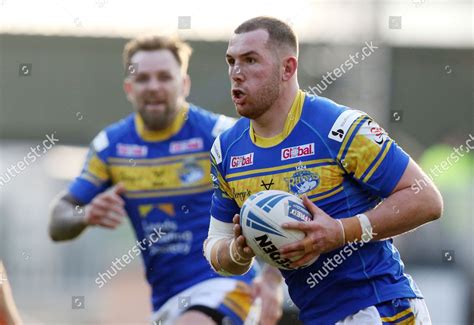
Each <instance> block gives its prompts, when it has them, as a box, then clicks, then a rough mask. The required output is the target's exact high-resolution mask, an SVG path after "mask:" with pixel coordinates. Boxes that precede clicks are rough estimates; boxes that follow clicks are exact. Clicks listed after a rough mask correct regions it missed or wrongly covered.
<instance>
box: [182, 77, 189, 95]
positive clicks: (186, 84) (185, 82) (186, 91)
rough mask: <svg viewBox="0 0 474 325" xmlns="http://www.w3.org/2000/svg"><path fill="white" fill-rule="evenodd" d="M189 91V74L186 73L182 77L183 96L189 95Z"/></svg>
mask: <svg viewBox="0 0 474 325" xmlns="http://www.w3.org/2000/svg"><path fill="white" fill-rule="evenodd" d="M190 91H191V77H189V75H188V74H186V75H184V77H183V96H184V98H186V97H188V96H189V92H190Z"/></svg>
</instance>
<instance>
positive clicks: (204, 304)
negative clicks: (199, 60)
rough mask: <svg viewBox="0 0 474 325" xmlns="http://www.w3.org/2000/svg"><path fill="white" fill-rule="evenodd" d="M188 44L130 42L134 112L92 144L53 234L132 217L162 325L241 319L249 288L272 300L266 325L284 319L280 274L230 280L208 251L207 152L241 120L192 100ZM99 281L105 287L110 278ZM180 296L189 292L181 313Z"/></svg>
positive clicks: (67, 235) (68, 234)
mask: <svg viewBox="0 0 474 325" xmlns="http://www.w3.org/2000/svg"><path fill="white" fill-rule="evenodd" d="M191 51H192V50H191V48H190V47H189V45H187V44H186V43H183V42H181V41H179V40H175V39H171V38H164V37H146V38H141V39H135V40H132V41H130V42H129V43H127V44H126V46H125V48H124V53H123V58H124V66H125V69H126V70H127V71H128V72H130V73H128V75H127V77H126V78H125V81H124V90H125V93H126V95H127V98H128V100H129V101H130V102H131V103H132V105H133V107H134V108H135V112H134V113H133V114H131V115H129V116H128V117H126V118H125V119H123V120H121V121H119V122H117V123H114V124H112V125H110V126H108V127H107V128H105V129H104V130H103V131H102V132H100V133H99V134H98V135H97V136H96V138H95V139H94V140H93V141H92V143H91V146H90V150H89V154H88V157H87V160H86V162H85V165H84V168H83V170H82V173H81V175H80V176H79V177H77V178H76V179H75V180H74V181H73V182H72V184H71V185H70V186H69V189H68V190H67V192H65V193H62V194H60V196H59V198H58V199H57V200H55V202H54V203H53V207H52V210H51V221H50V227H49V231H50V236H51V238H52V239H53V240H54V241H62V240H69V239H73V238H75V237H77V236H79V234H81V232H82V231H83V230H84V229H85V228H87V227H88V226H101V227H106V228H111V229H115V228H116V227H117V226H118V225H119V224H120V223H121V222H122V221H123V218H124V217H126V216H127V215H128V217H129V218H130V221H131V223H132V226H133V228H134V230H135V233H136V237H137V239H138V241H139V242H140V243H141V244H145V245H143V246H145V247H142V246H140V249H141V250H142V251H141V254H142V256H143V259H144V264H145V268H146V277H147V280H148V282H149V284H150V286H151V288H152V305H153V310H154V314H153V317H152V318H153V320H154V321H156V323H157V324H216V323H217V324H220V323H222V322H223V319H225V318H228V319H229V320H230V321H231V323H232V324H241V323H242V322H243V321H244V320H245V318H246V316H247V313H248V311H249V307H250V306H251V303H252V295H253V296H260V297H261V299H262V300H264V301H266V304H264V305H263V307H262V317H264V318H265V319H264V321H262V324H274V323H276V321H277V320H278V319H279V317H280V316H281V303H282V293H281V288H280V278H279V274H278V272H276V271H275V270H274V269H271V268H265V270H264V271H263V272H262V273H261V275H260V276H259V277H258V278H257V279H256V280H254V281H253V282H252V280H253V278H254V275H255V271H254V270H253V269H252V270H250V271H249V272H248V273H247V274H246V275H244V276H239V277H234V278H231V279H229V278H225V277H222V276H217V275H216V274H215V273H214V272H213V271H212V270H211V268H210V267H209V264H208V263H207V261H206V260H205V258H204V257H203V255H202V244H203V241H204V239H205V238H206V237H207V230H208V226H209V210H210V201H211V195H212V182H211V180H210V177H209V175H210V163H209V151H210V148H211V146H212V143H213V141H214V139H215V137H216V136H217V135H218V134H219V133H220V132H221V131H222V130H224V129H226V128H228V127H229V126H231V125H232V124H233V123H234V122H235V121H234V120H233V119H231V118H228V117H225V116H222V115H217V114H213V113H211V112H208V111H206V110H204V109H202V108H199V107H197V106H195V105H193V104H189V103H187V102H186V97H187V96H188V94H189V90H190V86H191V81H190V78H189V76H188V75H187V68H188V61H189V58H190V55H191ZM76 206H85V215H84V216H75V215H74V210H75V207H76ZM157 231H159V233H160V238H159V240H158V241H156V234H157ZM161 233H163V234H164V235H163V236H161ZM153 235H155V236H154V237H155V239H154V240H153V239H152V236H153ZM275 272H276V274H278V276H277V277H276V276H275ZM97 280H99V281H96V282H97V284H98V285H99V284H102V285H103V283H104V280H105V279H99V278H98V279H97ZM179 297H188V298H187V299H188V300H187V302H186V304H187V305H188V306H187V308H186V309H185V310H181V309H180V302H179V301H178V298H179Z"/></svg>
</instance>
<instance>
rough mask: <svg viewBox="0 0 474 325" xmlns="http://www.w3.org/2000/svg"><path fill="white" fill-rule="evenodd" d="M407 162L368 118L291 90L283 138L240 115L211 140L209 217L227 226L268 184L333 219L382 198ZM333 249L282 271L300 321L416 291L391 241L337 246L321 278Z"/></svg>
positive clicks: (329, 318)
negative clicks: (260, 131)
mask: <svg viewBox="0 0 474 325" xmlns="http://www.w3.org/2000/svg"><path fill="white" fill-rule="evenodd" d="M408 161H409V156H408V155H407V154H406V153H405V152H404V151H403V150H402V149H401V148H400V147H399V146H398V145H397V144H396V143H395V142H394V141H393V140H392V139H390V138H389V137H388V135H387V134H386V133H385V132H384V130H383V129H382V128H380V126H379V125H378V124H377V123H376V122H375V121H374V120H373V119H372V118H370V117H369V116H367V114H365V113H363V112H361V111H357V110H352V109H349V108H347V107H344V106H341V105H338V104H336V103H334V102H332V101H331V100H328V99H325V98H322V97H316V96H311V95H307V94H305V93H304V92H302V91H299V92H298V94H297V96H296V98H295V100H294V102H293V105H292V107H291V110H290V112H289V114H288V117H287V120H286V123H285V127H284V130H283V131H282V133H281V134H279V135H277V136H275V137H273V138H262V137H259V136H258V135H257V134H255V133H254V132H253V128H252V122H251V121H250V120H248V119H245V118H243V119H240V120H239V121H238V122H237V123H236V124H235V125H234V126H233V127H232V128H231V129H229V130H227V131H225V132H224V133H222V134H221V135H220V136H219V137H218V138H217V139H216V141H215V142H214V145H213V147H212V150H211V165H212V166H211V171H212V177H213V181H214V188H215V191H214V194H213V201H212V206H211V215H212V216H213V217H214V218H217V219H219V220H221V221H224V222H231V220H232V216H233V215H234V214H235V213H238V212H239V209H240V207H241V206H242V204H243V202H244V201H245V200H246V199H247V198H248V197H249V196H250V195H252V194H253V193H256V192H259V191H262V190H270V189H271V190H282V191H287V192H290V193H293V194H295V195H302V194H305V195H307V196H308V198H309V199H310V200H311V201H313V202H314V203H315V204H316V205H317V206H319V207H320V208H321V209H323V210H324V211H325V212H326V213H328V214H329V215H330V216H332V217H333V218H347V217H352V216H354V215H356V214H358V213H363V212H366V211H367V210H369V209H372V208H374V207H375V206H376V205H377V204H378V203H379V202H380V201H381V200H382V199H383V198H385V197H387V196H389V195H390V193H391V192H392V190H393V189H394V188H395V186H396V184H397V183H398V181H399V180H400V178H401V176H402V174H403V172H404V171H405V169H406V167H407V165H408ZM338 251H339V250H338ZM338 251H334V252H329V253H327V254H323V255H321V256H320V257H319V259H318V260H317V261H316V262H315V263H314V264H312V265H311V266H309V267H307V268H304V269H299V270H294V271H282V274H283V276H284V277H285V280H286V282H287V284H288V287H289V292H290V295H291V298H292V299H293V301H294V302H295V304H296V305H297V306H298V307H299V308H300V318H301V320H302V321H303V322H305V323H308V324H329V323H335V322H336V321H338V320H340V319H343V318H344V317H345V316H348V315H350V314H353V313H355V312H357V311H358V310H360V309H363V308H365V307H367V306H370V305H374V304H376V303H380V302H383V301H386V300H390V299H394V298H401V297H417V296H418V297H420V296H421V293H420V292H419V291H418V290H417V289H416V288H415V286H414V284H413V281H412V280H411V278H410V277H409V276H408V275H406V274H404V272H403V269H404V266H403V263H402V261H401V260H400V256H399V254H398V252H397V250H396V248H395V247H394V246H393V245H392V240H384V241H373V242H369V243H367V244H365V245H363V247H360V248H359V247H355V248H351V247H349V246H346V247H344V252H341V254H345V255H344V258H345V260H344V261H343V262H342V263H341V264H340V265H337V267H336V268H332V267H331V268H332V269H333V270H330V271H329V272H327V274H325V271H327V270H328V268H327V266H325V265H324V262H325V261H326V260H327V259H328V258H331V257H333V256H334V255H335V254H337V253H338ZM341 251H342V249H341ZM326 263H327V261H326ZM318 272H319V273H318Z"/></svg>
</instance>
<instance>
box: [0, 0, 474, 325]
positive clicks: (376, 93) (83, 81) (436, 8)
mask: <svg viewBox="0 0 474 325" xmlns="http://www.w3.org/2000/svg"><path fill="white" fill-rule="evenodd" d="M258 15H270V16H275V17H277V18H280V19H282V20H285V21H287V22H288V23H289V24H290V25H291V26H293V28H294V29H295V30H296V32H297V33H298V34H299V36H300V44H301V47H300V58H299V59H300V60H299V84H300V87H301V88H302V89H304V90H306V91H307V92H310V93H314V94H316V95H319V96H324V97H329V98H331V99H333V100H335V101H336V102H339V103H341V104H344V105H347V106H350V107H353V108H357V109H360V110H364V111H367V112H369V113H370V115H372V116H373V117H374V118H375V119H376V120H378V121H379V123H380V124H382V125H383V126H384V128H385V129H386V130H388V131H389V133H390V135H391V136H392V137H393V138H394V139H395V140H397V141H398V143H399V144H400V145H401V146H402V147H403V148H404V149H405V151H407V152H408V153H409V154H410V155H411V156H412V157H413V158H414V159H415V160H416V161H418V162H419V163H420V165H421V166H422V167H423V168H424V170H425V171H426V172H427V173H428V174H429V175H431V176H432V178H433V180H434V182H435V183H436V184H437V185H438V187H439V189H440V190H441V192H442V194H443V196H444V201H445V213H444V217H443V218H442V219H440V220H439V221H436V222H434V223H431V224H429V225H426V226H424V227H422V228H421V229H418V230H417V231H415V232H412V233H409V234H405V235H403V236H400V237H398V238H396V240H395V241H396V244H397V247H398V248H399V250H400V252H401V255H402V258H403V259H404V261H405V266H406V271H407V272H408V273H410V274H412V275H413V276H414V279H415V281H416V282H417V283H418V285H419V287H420V288H421V290H422V292H423V293H424V295H425V298H426V302H427V305H428V307H429V309H430V312H431V316H432V320H433V323H434V324H472V323H473V322H474V316H473V309H474V304H473V301H474V299H473V297H474V294H473V292H474V290H473V288H474V240H473V235H472V234H473V233H474V221H473V220H474V218H473V211H474V204H473V202H474V195H473V194H474V191H473V187H474V172H473V167H474V156H473V154H472V150H471V151H470V149H469V145H470V146H471V148H472V149H474V141H473V142H470V141H469V139H471V138H472V139H474V127H473V125H474V124H473V117H474V109H473V99H474V97H473V90H474V87H473V85H474V74H473V73H474V70H473V67H474V51H473V49H474V39H473V30H474V25H473V3H472V2H471V1H461V0H451V1H441V0H440V1H430V0H412V1H409V0H406V1H394V0H391V1H389V0H386V1H385V0H380V1H376V0H354V1H350V0H347V1H329V0H327V1H323V0H321V1H298V0H293V1H290V2H288V1H265V0H264V1H259V2H257V1H250V0H241V1H237V2H235V1H234V2H227V1H220V2H213V1H211V0H205V1H174V2H170V1H168V2H157V1H155V2H153V1H147V0H137V1H134V2H129V1H112V0H89V1H33V0H31V1H21V0H15V1H13V0H0V259H1V260H3V261H4V264H5V267H6V269H7V271H8V274H7V275H6V276H5V275H3V276H2V279H0V284H1V282H2V281H9V283H10V285H11V286H12V290H13V294H14V297H15V300H16V302H17V305H18V308H19V310H20V313H21V315H22V317H23V318H24V321H25V323H27V324H72V323H92V324H119V323H122V324H146V323H147V322H148V320H149V316H150V311H151V306H150V302H149V289H148V286H147V284H146V283H145V279H144V275H143V272H142V262H141V260H139V259H136V260H134V261H133V262H132V263H131V264H130V265H128V266H127V268H125V269H124V270H123V271H121V272H120V273H119V274H118V275H117V276H116V277H114V278H113V279H112V280H111V281H109V282H108V283H107V284H106V285H105V286H104V287H102V288H98V286H97V285H96V283H95V278H96V277H97V275H98V273H99V272H105V270H106V269H107V268H109V267H110V265H111V263H112V261H114V260H115V258H117V257H120V256H122V255H123V254H124V253H125V252H127V251H128V250H129V249H130V248H131V247H132V246H133V245H134V244H135V239H134V235H133V233H132V229H131V227H130V225H129V224H128V223H127V224H125V225H123V226H121V227H120V229H119V230H116V231H106V230H101V229H90V230H87V231H86V232H85V233H84V234H83V235H82V236H81V237H80V238H79V239H78V240H75V241H72V242H68V243H61V244H55V243H53V242H51V240H50V239H49V237H48V234H47V225H48V218H49V216H48V207H49V203H50V202H51V200H52V199H53V197H54V196H55V195H56V194H57V193H58V192H59V191H61V190H63V189H65V188H66V187H67V185H68V183H69V182H70V181H71V179H72V178H73V177H75V176H76V175H78V173H79V171H80V169H81V165H82V163H83V161H84V158H85V153H86V148H87V145H88V143H89V141H91V139H92V138H93V137H94V136H95V135H96V134H97V133H98V132H99V131H100V130H101V129H102V128H103V127H104V126H106V125H108V124H110V123H112V122H114V121H116V120H118V119H120V118H122V117H124V116H125V115H127V114H129V113H130V112H131V107H130V105H129V103H128V102H127V101H126V98H125V96H124V94H123V91H122V80H123V76H124V71H123V69H122V65H121V53H122V47H123V45H124V44H125V42H126V40H127V39H128V38H130V37H134V36H138V35H142V34H166V35H178V36H180V37H181V38H183V39H185V40H188V41H189V42H190V44H191V45H192V47H193V48H194V54H193V57H192V58H191V64H190V71H189V74H190V76H191V78H192V90H191V95H190V97H189V101H191V102H193V103H195V104H197V105H200V106H203V107H206V108H209V109H210V110H213V111H215V112H220V113H225V114H227V115H231V116H236V113H235V110H234V107H233V104H232V102H231V100H230V87H229V82H228V78H227V67H226V64H225V60H224V55H225V50H226V47H227V40H228V38H229V36H230V35H231V34H232V30H233V29H234V28H235V27H237V26H238V25H239V24H240V23H241V22H243V21H244V20H246V19H248V18H251V17H254V16H258ZM356 53H359V56H358V57H357V58H362V56H363V57H364V59H363V60H362V59H360V60H357V61H358V62H357V63H354V64H353V67H352V68H351V69H346V70H345V71H344V72H343V73H340V71H339V72H338V73H336V71H335V69H336V68H338V67H340V66H341V65H343V64H344V63H345V62H346V60H349V59H350V58H351V55H352V57H355V56H356ZM352 62H354V61H352ZM346 67H347V66H346ZM329 72H331V73H332V77H330V78H329V76H328V73H329ZM335 76H337V77H335ZM51 138H54V139H57V141H52V142H53V144H51V141H50V140H48V139H51ZM44 141H46V142H44ZM47 141H50V142H47ZM44 143H46V146H43V144H44ZM38 145H39V146H40V147H41V148H42V149H41V150H40V152H39V154H37V155H36V159H35V161H34V162H32V163H30V164H28V165H26V166H24V165H23V167H22V168H21V170H20V169H18V168H19V165H17V164H18V162H20V161H23V160H24V159H25V157H27V156H28V154H30V155H31V154H32V152H33V148H35V147H36V146H38ZM461 146H463V147H461ZM448 157H450V158H448ZM454 157H457V159H454ZM12 165H13V166H18V168H17V169H16V171H12V170H13V169H12V167H11V166H12ZM420 186H422V185H420ZM165 280H166V279H164V281H165ZM77 297H83V298H81V299H82V300H81V301H82V304H81V306H78V305H77V303H75V302H74V300H75V299H77ZM285 305H286V309H287V311H288V312H287V313H286V314H285V317H284V319H283V320H282V321H281V324H294V323H296V321H295V315H296V313H297V311H296V310H295V307H294V305H293V304H292V303H291V300H289V299H285ZM124 307H125V308H124Z"/></svg>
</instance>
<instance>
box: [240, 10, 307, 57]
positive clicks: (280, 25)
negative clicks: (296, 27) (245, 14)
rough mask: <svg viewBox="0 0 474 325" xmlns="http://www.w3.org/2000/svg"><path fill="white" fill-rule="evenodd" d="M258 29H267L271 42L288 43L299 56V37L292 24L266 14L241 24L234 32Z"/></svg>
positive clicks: (277, 43) (278, 44) (276, 43)
mask: <svg viewBox="0 0 474 325" xmlns="http://www.w3.org/2000/svg"><path fill="white" fill-rule="evenodd" d="M257 29H264V30H266V31H267V33H268V39H269V41H270V42H273V43H274V44H275V45H277V46H280V45H286V46H288V47H289V48H290V49H291V50H292V51H294V53H295V55H296V56H298V37H297V36H296V34H295V32H294V31H293V29H292V28H291V27H290V25H288V24H287V23H285V22H284V21H281V20H279V19H276V18H273V17H266V16H260V17H255V18H252V19H249V20H247V21H245V22H243V23H242V24H240V26H239V27H237V28H236V29H235V30H234V33H235V34H242V33H248V32H253V31H255V30H257Z"/></svg>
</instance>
